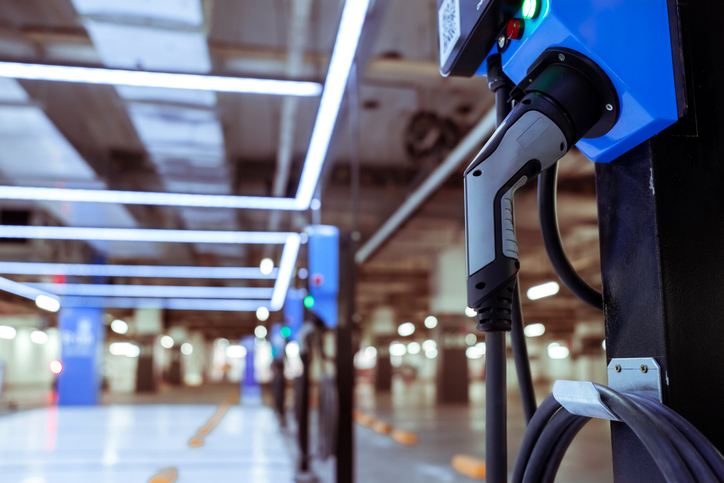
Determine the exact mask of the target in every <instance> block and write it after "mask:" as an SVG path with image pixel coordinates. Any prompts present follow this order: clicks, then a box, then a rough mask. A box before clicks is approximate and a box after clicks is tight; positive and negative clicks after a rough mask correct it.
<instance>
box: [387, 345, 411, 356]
mask: <svg viewBox="0 0 724 483" xmlns="http://www.w3.org/2000/svg"><path fill="white" fill-rule="evenodd" d="M405 354H407V347H406V346H405V344H402V343H401V342H393V343H392V344H390V355H391V356H398V357H401V356H404V355H405Z"/></svg>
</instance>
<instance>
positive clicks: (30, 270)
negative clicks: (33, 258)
mask: <svg viewBox="0 0 724 483" xmlns="http://www.w3.org/2000/svg"><path fill="white" fill-rule="evenodd" d="M277 272H278V269H276V268H275V269H273V270H272V271H271V273H269V274H266V275H265V274H263V273H262V272H261V270H260V269H259V268H257V267H183V266H178V267H175V266H158V265H89V264H80V263H28V262H0V273H4V274H9V275H65V276H74V277H140V278H144V277H148V278H151V277H152V278H156V277H159V278H196V279H198V278H213V279H229V280H270V279H275V278H276V276H277Z"/></svg>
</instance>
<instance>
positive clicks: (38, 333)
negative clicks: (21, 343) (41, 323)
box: [30, 330, 48, 345]
mask: <svg viewBox="0 0 724 483" xmlns="http://www.w3.org/2000/svg"><path fill="white" fill-rule="evenodd" d="M30 340H31V341H33V342H34V343H36V344H40V345H42V344H45V343H46V342H48V334H47V333H46V332H45V331H42V330H34V331H32V332H31V333H30Z"/></svg>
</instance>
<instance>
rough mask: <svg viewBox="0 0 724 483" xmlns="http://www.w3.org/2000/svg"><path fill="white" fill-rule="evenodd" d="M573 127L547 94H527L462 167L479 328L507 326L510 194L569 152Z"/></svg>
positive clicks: (512, 258) (470, 287)
mask: <svg viewBox="0 0 724 483" xmlns="http://www.w3.org/2000/svg"><path fill="white" fill-rule="evenodd" d="M573 136H574V135H573V129H572V128H571V126H570V123H569V122H568V120H567V119H566V117H565V115H564V114H563V113H562V112H561V110H560V108H559V107H558V106H557V105H556V104H555V103H554V102H552V101H550V100H549V99H548V98H547V96H545V95H542V94H540V93H537V92H532V93H529V94H528V95H527V96H526V97H525V98H524V99H523V100H522V101H521V102H520V103H518V104H517V105H516V106H515V107H514V108H513V110H512V111H511V113H510V114H509V115H508V117H507V118H506V119H505V121H504V122H503V123H502V124H501V125H500V127H499V128H498V129H497V130H496V131H495V133H494V134H493V136H492V137H491V139H490V141H488V143H487V144H486V145H485V146H484V147H483V149H482V151H481V152H480V153H479V154H478V156H477V157H476V158H475V160H474V161H473V163H472V164H471V165H470V166H469V167H468V169H467V170H466V171H465V235H466V250H467V271H468V273H467V275H468V281H467V292H468V306H469V307H471V308H473V309H475V310H476V311H477V313H478V314H477V316H476V320H477V322H478V330H481V331H490V330H510V324H511V304H512V302H513V291H514V289H515V283H516V275H517V274H518V269H519V268H520V264H519V263H518V242H517V239H516V235H515V221H514V216H513V195H514V194H515V191H516V190H517V189H518V188H520V187H521V186H523V185H524V184H525V183H527V182H528V181H530V180H531V179H533V178H534V177H535V176H537V175H538V174H539V173H540V172H541V171H542V170H545V169H547V168H548V167H550V166H552V165H553V164H554V163H555V162H556V161H558V160H559V159H560V158H561V157H563V155H564V154H565V153H566V152H568V149H569V148H570V144H571V142H572V141H573Z"/></svg>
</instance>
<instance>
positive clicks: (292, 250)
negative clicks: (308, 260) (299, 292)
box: [269, 235, 301, 311]
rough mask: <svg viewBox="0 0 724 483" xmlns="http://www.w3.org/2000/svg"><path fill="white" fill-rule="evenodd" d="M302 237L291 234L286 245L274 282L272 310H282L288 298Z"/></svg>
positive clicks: (270, 307)
mask: <svg viewBox="0 0 724 483" xmlns="http://www.w3.org/2000/svg"><path fill="white" fill-rule="evenodd" d="M300 244H301V237H300V236H299V235H294V236H289V238H288V239H287V244H286V245H284V250H283V251H282V259H281V261H280V262H279V274H278V275H277V281H276V283H275V284H274V293H273V294H272V297H271V303H270V306H269V309H270V310H272V311H276V310H281V308H282V307H283V306H284V301H285V300H286V298H287V291H288V290H289V285H290V284H291V281H292V277H293V276H294V267H295V265H296V264H297V256H298V255H299V245H300Z"/></svg>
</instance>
